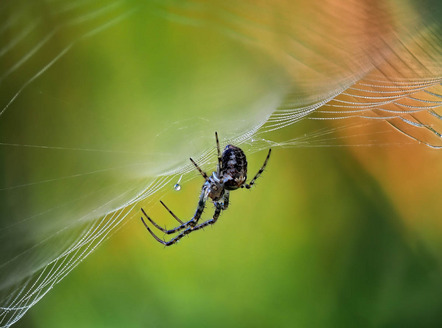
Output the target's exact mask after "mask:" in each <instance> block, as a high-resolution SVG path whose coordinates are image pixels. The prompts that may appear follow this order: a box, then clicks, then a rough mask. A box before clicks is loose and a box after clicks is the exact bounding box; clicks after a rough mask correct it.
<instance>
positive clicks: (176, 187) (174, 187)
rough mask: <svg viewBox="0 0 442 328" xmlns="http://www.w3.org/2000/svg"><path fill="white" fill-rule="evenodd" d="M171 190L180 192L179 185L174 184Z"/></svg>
mask: <svg viewBox="0 0 442 328" xmlns="http://www.w3.org/2000/svg"><path fill="white" fill-rule="evenodd" d="M173 189H175V190H176V191H180V190H181V186H180V184H179V183H177V184H175V185H174V186H173Z"/></svg>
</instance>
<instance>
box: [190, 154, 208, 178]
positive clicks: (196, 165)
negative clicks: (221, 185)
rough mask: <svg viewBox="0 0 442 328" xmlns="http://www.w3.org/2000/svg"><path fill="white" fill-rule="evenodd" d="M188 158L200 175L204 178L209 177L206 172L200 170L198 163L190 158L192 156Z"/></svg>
mask: <svg viewBox="0 0 442 328" xmlns="http://www.w3.org/2000/svg"><path fill="white" fill-rule="evenodd" d="M189 159H190V161H191V162H192V163H193V165H195V167H196V169H197V170H198V172H199V173H201V175H202V176H203V177H204V179H206V180H208V179H209V177H208V176H207V174H206V172H204V171H203V170H201V168H200V167H199V166H198V164H196V163H195V161H194V160H193V159H192V157H191V158H189Z"/></svg>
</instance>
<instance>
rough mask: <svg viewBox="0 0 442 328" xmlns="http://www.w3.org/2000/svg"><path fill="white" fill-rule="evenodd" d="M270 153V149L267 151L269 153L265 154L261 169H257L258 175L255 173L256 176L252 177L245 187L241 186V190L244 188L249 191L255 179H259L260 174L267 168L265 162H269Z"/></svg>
mask: <svg viewBox="0 0 442 328" xmlns="http://www.w3.org/2000/svg"><path fill="white" fill-rule="evenodd" d="M271 152H272V149H269V153H268V154H267V157H266V159H265V161H264V164H263V165H262V166H261V168H260V169H259V171H258V173H256V175H255V176H254V177H253V179H252V180H250V183H246V184H245V185H243V186H241V188H244V187H246V189H250V188H252V187H253V185H254V184H255V181H256V179H258V178H259V176H260V175H261V174H262V172H264V169H265V168H266V166H267V162H268V161H269V158H270V154H271Z"/></svg>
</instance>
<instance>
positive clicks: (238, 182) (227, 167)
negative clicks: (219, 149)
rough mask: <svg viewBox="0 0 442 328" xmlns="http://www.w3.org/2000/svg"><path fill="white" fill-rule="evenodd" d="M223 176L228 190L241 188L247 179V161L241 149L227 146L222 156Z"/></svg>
mask: <svg viewBox="0 0 442 328" xmlns="http://www.w3.org/2000/svg"><path fill="white" fill-rule="evenodd" d="M221 163H222V169H221V176H222V178H223V181H224V188H225V189H226V190H235V189H238V188H240V187H241V186H242V185H243V184H244V183H245V182H246V179H247V159H246V155H245V154H244V152H243V151H242V150H241V148H238V147H235V146H233V145H227V146H226V148H224V151H223V153H222V155H221Z"/></svg>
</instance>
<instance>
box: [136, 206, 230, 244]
mask: <svg viewBox="0 0 442 328" xmlns="http://www.w3.org/2000/svg"><path fill="white" fill-rule="evenodd" d="M221 211H222V207H221V205H218V206H217V207H216V209H215V213H214V214H213V217H212V218H211V219H210V220H207V221H205V222H203V223H201V224H199V225H197V226H193V227H192V226H190V227H188V228H187V229H186V230H184V231H182V232H181V233H180V234H179V235H178V236H176V237H174V238H172V239H171V240H169V241H164V240H161V239H160V238H158V237H157V236H156V235H155V234H154V233H153V232H152V231H151V230H150V229H149V227H148V226H147V225H146V228H147V230H149V232H150V233H151V235H152V236H153V237H154V238H155V239H156V240H157V241H158V242H159V243H161V244H163V245H164V246H170V245H173V244H175V243H177V242H178V241H179V240H180V239H181V238H183V237H184V236H186V235H188V234H190V233H191V232H193V231H197V230H200V229H201V228H204V227H206V226H208V225H211V224H214V223H215V222H216V221H217V220H218V217H219V215H220V213H221ZM143 222H144V221H143Z"/></svg>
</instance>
